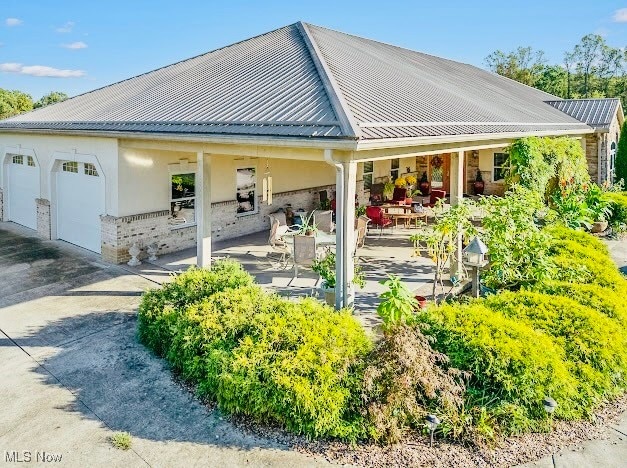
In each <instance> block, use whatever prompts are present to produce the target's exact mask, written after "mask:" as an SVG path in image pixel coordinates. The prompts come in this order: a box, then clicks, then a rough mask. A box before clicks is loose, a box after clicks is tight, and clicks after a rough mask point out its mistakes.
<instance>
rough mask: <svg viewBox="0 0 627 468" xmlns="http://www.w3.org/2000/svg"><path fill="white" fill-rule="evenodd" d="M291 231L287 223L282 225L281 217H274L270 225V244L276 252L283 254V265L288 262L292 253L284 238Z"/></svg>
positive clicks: (281, 261) (281, 258)
mask: <svg viewBox="0 0 627 468" xmlns="http://www.w3.org/2000/svg"><path fill="white" fill-rule="evenodd" d="M288 232H289V228H288V226H286V225H281V223H280V221H279V219H277V218H274V219H273V220H272V224H271V226H270V237H269V238H268V244H270V247H272V250H273V251H274V252H277V253H279V254H281V257H280V259H279V262H280V263H281V264H283V265H285V264H287V257H288V256H289V254H290V249H289V248H288V245H287V243H286V242H285V240H283V236H284V235H285V234H287V233H288Z"/></svg>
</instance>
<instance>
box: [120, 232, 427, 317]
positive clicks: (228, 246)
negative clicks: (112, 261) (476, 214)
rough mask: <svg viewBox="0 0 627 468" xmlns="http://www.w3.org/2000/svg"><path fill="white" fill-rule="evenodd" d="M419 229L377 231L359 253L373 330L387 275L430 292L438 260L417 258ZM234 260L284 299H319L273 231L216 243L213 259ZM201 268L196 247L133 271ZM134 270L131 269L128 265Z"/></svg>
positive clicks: (359, 308)
mask: <svg viewBox="0 0 627 468" xmlns="http://www.w3.org/2000/svg"><path fill="white" fill-rule="evenodd" d="M416 232H417V230H416V229H405V228H400V227H399V228H395V229H393V230H391V229H386V230H385V231H384V232H383V234H382V235H379V232H378V231H377V230H375V229H372V230H371V231H370V232H369V234H368V236H367V238H366V242H365V245H364V247H362V248H360V249H358V251H357V255H358V258H359V260H358V264H359V266H360V267H361V269H362V270H363V272H364V274H365V277H366V278H365V279H366V286H365V287H364V288H363V289H357V290H356V296H355V315H356V317H358V319H359V320H360V321H361V322H362V323H363V324H364V325H365V326H368V327H372V326H373V325H376V324H377V323H379V319H378V317H377V314H376V307H377V304H378V297H379V294H381V292H383V291H384V289H385V288H384V287H383V286H382V285H381V284H379V282H380V281H382V280H385V279H386V278H387V275H389V274H394V275H398V276H400V277H401V278H402V279H403V282H404V283H405V284H406V285H407V286H408V287H409V288H410V289H411V290H413V291H416V293H417V294H421V295H423V296H428V295H430V294H431V285H432V280H433V266H434V265H433V262H432V261H431V260H430V259H429V258H426V257H424V256H422V257H413V256H412V253H413V249H412V243H411V242H410V241H409V237H410V235H411V234H414V233H416ZM224 257H229V258H232V259H235V260H237V261H238V262H240V263H241V264H242V265H243V266H244V268H245V269H246V271H248V272H250V273H251V274H252V275H254V276H255V278H256V280H257V282H258V283H259V284H260V285H262V286H263V287H265V288H268V289H270V290H273V291H276V292H277V293H279V294H281V295H284V296H312V295H313V296H318V295H319V290H318V288H317V284H318V282H319V277H318V275H317V274H316V273H314V272H313V271H311V270H310V269H307V268H300V269H299V273H298V277H297V278H294V270H293V268H292V263H291V262H288V264H287V267H285V266H282V265H281V264H280V262H279V257H280V254H278V253H277V252H275V251H274V250H273V249H272V247H270V246H269V245H268V233H267V232H265V231H264V232H258V233H255V234H251V235H248V236H244V237H240V238H237V239H232V240H228V241H218V242H214V243H213V258H224ZM195 264H196V249H187V250H184V251H181V252H177V253H173V254H168V255H164V256H162V257H159V259H158V260H156V261H154V262H148V261H144V263H143V264H142V265H140V266H139V267H135V268H133V270H135V271H136V272H137V273H138V274H141V275H142V276H145V277H147V278H149V279H151V280H153V281H156V282H159V283H161V282H163V281H165V280H167V278H168V276H166V275H164V274H163V273H164V271H171V272H179V271H183V270H186V269H187V268H189V267H190V266H191V265H195ZM129 268H130V267H129Z"/></svg>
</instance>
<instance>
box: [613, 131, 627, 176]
mask: <svg viewBox="0 0 627 468" xmlns="http://www.w3.org/2000/svg"><path fill="white" fill-rule="evenodd" d="M615 168H616V178H615V180H616V182H618V181H620V180H621V179H622V180H624V181H625V182H627V121H626V122H625V123H623V128H621V131H620V138H619V140H618V148H617V150H616V162H615Z"/></svg>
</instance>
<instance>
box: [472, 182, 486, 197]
mask: <svg viewBox="0 0 627 468" xmlns="http://www.w3.org/2000/svg"><path fill="white" fill-rule="evenodd" d="M472 186H473V188H474V189H475V195H483V191H484V190H485V182H484V181H482V180H481V181H479V180H476V181H475V182H473V184H472Z"/></svg>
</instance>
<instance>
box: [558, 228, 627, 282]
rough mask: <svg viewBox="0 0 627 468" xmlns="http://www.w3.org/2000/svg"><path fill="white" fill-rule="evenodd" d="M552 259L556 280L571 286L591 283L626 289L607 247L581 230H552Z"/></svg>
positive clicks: (622, 277) (623, 279)
mask: <svg viewBox="0 0 627 468" xmlns="http://www.w3.org/2000/svg"><path fill="white" fill-rule="evenodd" d="M547 231H548V232H549V233H550V234H551V235H552V236H553V245H552V248H551V250H552V258H553V261H554V262H555V264H556V265H557V266H558V274H557V277H556V278H555V279H558V280H561V281H567V282H570V283H584V284H588V283H592V284H597V285H599V286H603V287H607V288H610V289H614V290H619V289H622V288H624V287H625V278H624V276H623V275H622V274H621V273H620V272H619V271H618V269H617V268H616V264H615V263H614V262H613V261H612V259H611V258H610V256H609V253H608V250H607V247H606V245H605V244H604V243H603V242H602V241H600V240H599V239H597V238H596V237H594V236H592V235H590V234H587V233H585V232H582V231H574V230H572V229H567V228H564V227H551V228H549V229H547Z"/></svg>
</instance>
